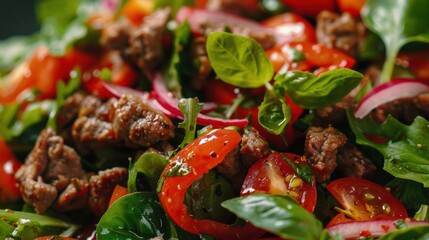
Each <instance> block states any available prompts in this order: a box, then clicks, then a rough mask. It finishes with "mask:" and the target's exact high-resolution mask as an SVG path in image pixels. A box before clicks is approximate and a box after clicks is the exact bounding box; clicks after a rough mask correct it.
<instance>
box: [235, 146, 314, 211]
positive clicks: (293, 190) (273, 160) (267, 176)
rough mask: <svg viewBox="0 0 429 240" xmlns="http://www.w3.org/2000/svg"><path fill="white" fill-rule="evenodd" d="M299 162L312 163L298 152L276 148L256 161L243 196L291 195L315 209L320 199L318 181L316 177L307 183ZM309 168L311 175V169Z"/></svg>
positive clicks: (308, 208) (246, 179)
mask: <svg viewBox="0 0 429 240" xmlns="http://www.w3.org/2000/svg"><path fill="white" fill-rule="evenodd" d="M290 163H292V164H294V165H295V166H291V165H290ZM299 165H307V166H308V162H307V161H306V160H305V158H302V157H301V156H299V155H296V154H292V153H279V152H273V153H271V154H270V155H269V156H268V157H266V158H264V159H261V160H259V161H257V162H256V163H254V164H253V165H252V167H251V168H250V169H249V171H248V173H247V176H246V178H245V179H244V182H243V186H242V187H241V192H240V193H241V195H242V196H245V195H248V194H252V193H269V194H282V195H289V196H291V197H292V198H294V199H296V200H297V202H299V203H300V204H301V205H302V206H303V207H304V208H305V209H307V210H308V211H309V212H313V210H314V208H315V206H316V199H317V190H316V182H315V180H314V178H313V179H312V181H311V182H309V183H307V182H306V180H305V179H303V178H302V177H301V176H300V175H299V174H298V173H297V171H296V169H294V168H296V167H297V166H299ZM308 170H309V171H310V176H311V169H310V168H308Z"/></svg>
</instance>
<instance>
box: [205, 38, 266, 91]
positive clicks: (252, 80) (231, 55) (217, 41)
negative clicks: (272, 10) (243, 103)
mask: <svg viewBox="0 0 429 240" xmlns="http://www.w3.org/2000/svg"><path fill="white" fill-rule="evenodd" d="M206 47H207V55H208V57H209V59H210V63H211V65H212V67H213V69H214V71H215V72H216V74H217V76H218V77H219V78H220V79H221V80H222V81H224V82H226V83H229V84H231V85H234V86H238V87H243V88H256V87H260V86H263V85H265V84H266V83H267V82H269V81H270V80H271V79H272V77H273V75H274V67H273V65H272V63H271V62H270V61H269V60H268V58H267V56H266V55H265V52H264V50H263V49H262V47H261V45H259V43H258V42H257V41H256V40H254V39H252V38H248V37H242V36H239V35H234V34H231V33H226V32H214V33H210V34H209V35H208V37H207V44H206Z"/></svg>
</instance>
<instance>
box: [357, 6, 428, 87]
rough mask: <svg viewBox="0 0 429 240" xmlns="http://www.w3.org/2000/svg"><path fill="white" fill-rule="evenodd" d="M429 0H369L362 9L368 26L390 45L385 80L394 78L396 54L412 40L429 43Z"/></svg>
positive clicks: (387, 51)
mask: <svg viewBox="0 0 429 240" xmlns="http://www.w3.org/2000/svg"><path fill="white" fill-rule="evenodd" d="M428 10H429V1H422V0H389V1H385V0H368V1H366V4H365V6H364V8H363V9H362V19H363V21H364V23H365V25H366V26H367V27H368V28H369V29H370V30H372V31H373V32H375V33H377V34H378V35H379V36H380V37H381V39H382V40H383V42H384V44H385V47H386V61H385V63H384V66H383V71H382V74H381V82H382V83H383V82H387V81H390V78H391V76H392V72H393V67H394V64H395V59H396V56H397V54H398V52H399V50H400V49H401V47H402V46H404V45H405V44H407V43H409V42H414V41H419V42H429V28H428V27H427V24H426V22H427V17H428V14H429V11H428Z"/></svg>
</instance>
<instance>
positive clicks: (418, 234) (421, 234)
mask: <svg viewBox="0 0 429 240" xmlns="http://www.w3.org/2000/svg"><path fill="white" fill-rule="evenodd" d="M397 239H407V240H425V239H429V226H427V225H423V226H413V227H405V228H403V229H398V230H395V231H392V232H389V233H387V234H386V235H384V236H382V237H380V238H378V240H397Z"/></svg>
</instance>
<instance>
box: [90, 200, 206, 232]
mask: <svg viewBox="0 0 429 240" xmlns="http://www.w3.org/2000/svg"><path fill="white" fill-rule="evenodd" d="M96 231H97V239H99V240H110V239H152V238H155V237H162V238H163V239H189V240H192V239H199V238H198V237H197V236H195V235H192V234H190V233H187V232H185V231H184V230H182V229H179V228H178V227H176V226H175V225H174V224H173V223H172V222H171V220H170V219H169V218H168V216H167V214H166V213H165V212H164V209H163V208H162V206H161V204H160V203H159V201H158V197H157V195H156V194H155V193H149V192H136V193H131V194H128V195H126V196H124V197H122V198H120V199H118V200H117V201H116V202H114V203H113V204H112V205H111V206H110V208H109V209H108V210H107V211H106V213H104V215H103V216H102V217H101V219H100V221H99V222H98V224H97V229H96Z"/></svg>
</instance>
